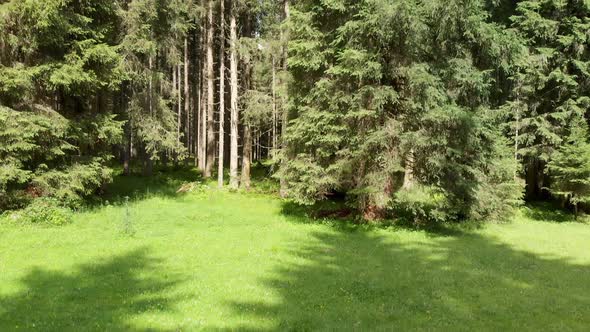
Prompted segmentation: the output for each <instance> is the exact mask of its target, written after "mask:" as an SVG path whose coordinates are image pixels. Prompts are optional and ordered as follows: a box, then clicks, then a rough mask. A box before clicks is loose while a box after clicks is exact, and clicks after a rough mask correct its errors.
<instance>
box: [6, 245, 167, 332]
mask: <svg viewBox="0 0 590 332" xmlns="http://www.w3.org/2000/svg"><path fill="white" fill-rule="evenodd" d="M158 264H159V261H158V260H156V259H153V258H150V257H149V255H148V252H147V251H146V250H145V249H139V250H136V251H132V252H130V253H128V254H125V255H122V256H118V257H114V258H112V259H109V260H107V261H104V262H97V263H95V264H87V265H81V266H79V267H78V268H77V269H76V270H74V271H73V272H71V273H70V272H67V273H64V272H60V271H52V270H43V269H34V270H32V271H30V272H29V273H28V274H27V275H26V276H24V277H23V278H22V280H21V283H22V284H23V287H24V289H23V290H22V291H21V292H19V293H17V294H14V295H11V296H8V297H4V298H0V331H13V330H24V331H27V330H40V331H64V330H68V331H75V330H80V329H81V330H85V331H88V330H96V331H114V330H117V331H134V330H142V331H144V330H146V329H137V328H134V327H133V326H132V325H130V324H129V322H128V319H129V318H132V317H133V316H139V315H142V314H146V313H150V312H162V311H167V310H170V305H171V301H172V300H171V299H170V298H169V297H167V296H166V295H165V294H166V290H167V289H168V288H169V287H171V286H172V285H174V284H175V283H176V282H178V281H177V280H174V279H173V278H167V277H166V275H165V272H164V271H161V272H160V273H158V274H154V273H153V271H152V270H154V269H157V265H158ZM149 330H151V331H156V329H149Z"/></svg>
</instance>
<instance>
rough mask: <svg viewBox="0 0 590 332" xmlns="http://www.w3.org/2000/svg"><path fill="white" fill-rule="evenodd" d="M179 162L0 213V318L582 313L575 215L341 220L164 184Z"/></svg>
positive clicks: (240, 320) (186, 321) (15, 325)
mask: <svg viewBox="0 0 590 332" xmlns="http://www.w3.org/2000/svg"><path fill="white" fill-rule="evenodd" d="M192 177H196V175H194V174H193V173H191V172H188V173H185V174H183V175H181V176H174V177H168V178H166V177H165V176H161V177H159V178H158V179H156V180H149V181H151V182H150V183H148V184H149V186H148V185H146V182H145V179H144V178H139V177H132V178H129V179H124V180H121V179H119V180H118V181H117V182H116V183H115V184H114V185H113V186H112V187H111V189H110V191H108V192H107V193H106V197H107V199H108V200H109V203H108V204H107V203H106V202H105V201H103V202H97V203H96V204H95V205H94V207H93V208H90V209H88V210H87V211H85V212H80V213H78V214H76V217H75V221H74V222H73V223H72V224H71V225H67V226H63V227H53V228H48V227H22V226H16V225H0V331H12V330H31V329H33V328H36V329H38V330H42V331H44V330H53V331H63V330H76V331H78V330H99V331H115V330H126V331H128V330H140V331H144V330H151V331H156V330H162V331H164V330H165V331H171V330H174V331H175V330H182V331H185V330H189V331H190V330H200V329H205V330H211V329H247V330H297V331H299V330H317V329H319V330H416V329H420V330H465V331H473V330H518V331H521V330H531V331H537V330H559V331H562V330H580V331H582V330H586V329H587V328H588V326H590V296H588V294H590V282H589V281H590V241H588V239H590V225H587V224H582V223H577V222H573V221H564V222H561V223H556V222H550V221H536V220H534V219H533V218H534V216H535V215H534V214H530V213H529V212H526V213H524V212H523V213H521V214H519V216H517V217H516V220H515V221H514V222H512V223H507V224H494V225H489V226H486V227H484V228H481V229H478V230H471V231H458V230H454V231H452V232H444V231H441V232H432V231H431V232H426V231H415V230H409V229H393V228H387V229H384V228H375V227H373V228H370V227H365V226H354V225H349V226H347V227H341V226H340V225H341V224H342V223H343V221H334V222H328V223H322V222H320V221H317V220H316V221H313V220H309V219H307V217H306V216H305V214H303V213H299V212H298V211H297V210H296V209H290V210H288V211H286V210H285V208H284V206H283V204H282V202H281V201H280V200H279V199H278V198H276V197H274V196H270V195H264V194H246V193H230V192H227V191H218V190H216V189H214V185H211V187H212V189H203V190H198V191H197V192H194V193H187V194H176V189H177V188H178V186H179V185H180V184H181V183H182V182H183V181H185V180H188V179H191V178H192ZM148 187H149V188H150V189H149V190H148V189H147V188H148ZM124 196H129V197H130V199H129V200H130V202H129V203H128V205H126V204H125V200H124V199H123V198H122V197H124ZM127 211H128V212H127ZM285 212H289V213H285ZM127 213H128V214H127ZM127 215H129V217H127ZM542 215H548V214H546V213H545V214H542ZM126 218H130V219H129V220H130V223H131V224H132V226H133V229H134V232H133V235H129V234H127V233H126V232H124V227H123V225H124V221H125V219H126Z"/></svg>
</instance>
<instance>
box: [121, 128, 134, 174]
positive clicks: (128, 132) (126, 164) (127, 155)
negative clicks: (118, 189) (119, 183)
mask: <svg viewBox="0 0 590 332" xmlns="http://www.w3.org/2000/svg"><path fill="white" fill-rule="evenodd" d="M132 130H133V127H132V126H131V119H129V121H127V123H126V124H125V136H126V138H127V140H126V142H125V152H124V156H123V174H124V175H129V174H131V170H130V163H131V151H132V149H133V134H132Z"/></svg>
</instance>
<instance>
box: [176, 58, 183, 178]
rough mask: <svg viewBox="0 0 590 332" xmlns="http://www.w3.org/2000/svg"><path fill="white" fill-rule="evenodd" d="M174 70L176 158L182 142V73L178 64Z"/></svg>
mask: <svg viewBox="0 0 590 332" xmlns="http://www.w3.org/2000/svg"><path fill="white" fill-rule="evenodd" d="M176 69H177V74H176V77H177V79H178V80H177V82H176V83H177V84H178V86H177V87H178V90H177V91H176V94H177V96H178V97H177V98H176V100H177V102H178V118H177V127H176V130H177V132H176V155H177V156H178V155H179V154H180V148H181V145H182V142H181V141H180V127H181V125H182V124H181V119H182V93H181V90H182V87H181V86H182V74H181V73H182V72H181V69H180V64H178V65H177V66H176ZM175 166H177V167H178V158H176V165H175Z"/></svg>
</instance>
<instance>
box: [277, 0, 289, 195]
mask: <svg viewBox="0 0 590 332" xmlns="http://www.w3.org/2000/svg"><path fill="white" fill-rule="evenodd" d="M284 1H285V2H284V8H283V9H284V14H285V20H288V19H289V0H284ZM283 38H284V39H288V38H289V37H288V34H287V33H286V32H285V33H284V35H283ZM287 58H288V49H287V43H286V41H285V40H283V70H284V71H287ZM285 104H286V103H283V114H282V124H281V150H282V160H281V168H285V167H286V166H287V165H286V164H287V141H286V139H285V133H286V132H287V121H289V116H288V114H287V109H286V107H285V106H284V105H285ZM279 182H280V195H281V197H283V198H285V197H287V195H288V192H287V182H286V181H285V179H284V177H281V179H280V181H279Z"/></svg>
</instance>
